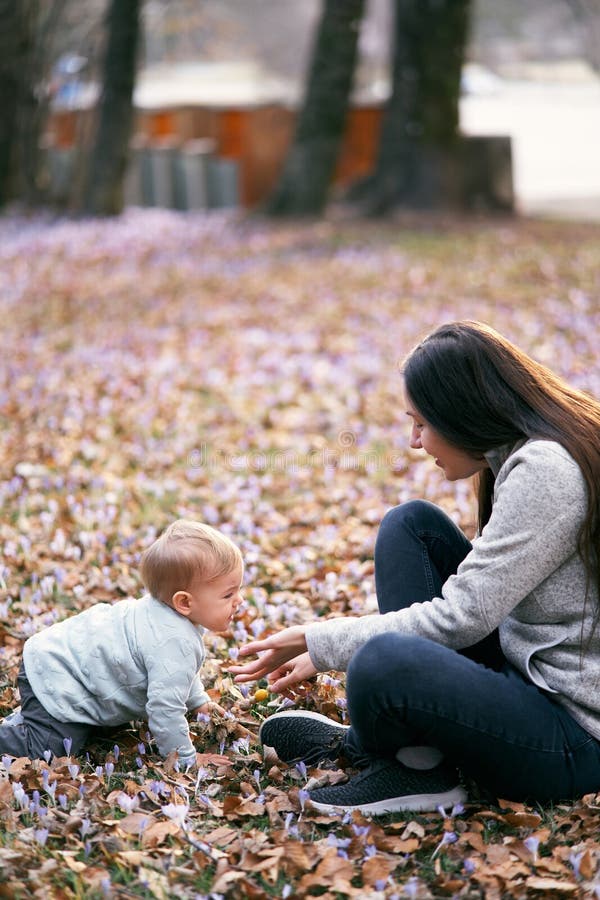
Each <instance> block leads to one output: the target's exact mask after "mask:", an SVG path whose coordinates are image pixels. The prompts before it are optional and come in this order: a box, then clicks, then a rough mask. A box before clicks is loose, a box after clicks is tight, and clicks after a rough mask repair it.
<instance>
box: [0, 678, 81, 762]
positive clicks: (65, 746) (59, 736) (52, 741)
mask: <svg viewBox="0 0 600 900" xmlns="http://www.w3.org/2000/svg"><path fill="white" fill-rule="evenodd" d="M17 685H18V687H19V693H20V695H21V713H22V715H23V719H24V723H23V724H22V725H3V724H0V755H4V754H6V755H8V756H28V757H29V758H30V759H42V758H43V756H44V752H46V751H48V750H49V751H50V752H51V753H52V754H54V756H67V755H68V754H70V753H72V754H73V755H76V754H77V753H79V752H80V750H81V749H82V747H83V746H84V745H85V744H86V743H88V741H89V740H90V739H91V736H92V733H93V732H96V731H98V728H97V726H95V725H86V724H84V723H82V722H59V721H58V719H55V718H54V717H53V716H51V715H50V713H49V712H48V710H47V709H46V708H45V707H43V706H42V704H41V703H40V701H39V700H38V699H37V697H36V696H35V694H34V693H33V691H32V689H31V685H30V684H29V679H28V678H27V675H26V674H25V667H24V666H23V664H21V669H20V671H19V676H18V678H17ZM69 739H70V741H71V743H70V744H69Z"/></svg>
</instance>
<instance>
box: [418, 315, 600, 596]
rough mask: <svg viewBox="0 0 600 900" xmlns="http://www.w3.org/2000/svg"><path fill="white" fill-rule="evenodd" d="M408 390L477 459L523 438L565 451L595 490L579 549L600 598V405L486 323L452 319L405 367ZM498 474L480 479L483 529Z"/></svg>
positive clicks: (431, 419) (442, 432) (488, 472)
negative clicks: (552, 443) (542, 440)
mask: <svg viewBox="0 0 600 900" xmlns="http://www.w3.org/2000/svg"><path fill="white" fill-rule="evenodd" d="M403 374H404V382H405V387H406V393H407V394H408V397H409V398H410V400H411V402H412V403H413V405H414V407H415V409H416V410H417V411H418V412H419V413H420V415H421V416H423V418H424V420H425V421H426V422H428V423H429V424H430V425H431V426H432V428H434V429H435V430H436V431H437V432H439V434H440V435H441V436H442V437H443V438H444V439H445V440H447V441H448V442H449V443H451V444H453V445H454V446H455V447H459V448H460V449H462V450H466V451H467V452H469V453H472V454H473V455H474V456H479V455H483V454H484V453H486V452H487V451H489V450H493V449H495V448H497V447H501V446H503V445H504V444H514V443H516V442H517V441H518V440H519V439H523V438H545V439H547V440H552V441H557V442H558V443H559V444H562V446H563V447H565V448H566V449H567V450H568V451H569V453H570V454H571V456H572V457H573V459H574V460H575V461H576V462H577V463H578V464H579V467H580V469H581V471H582V473H583V477H584V479H585V482H586V485H587V493H588V510H587V514H586V516H585V519H584V521H583V523H582V526H581V529H580V532H579V539H578V550H579V553H580V555H581V558H582V560H583V563H584V566H585V570H586V573H587V580H588V586H589V584H590V582H595V584H596V585H597V587H598V593H599V596H600V565H599V559H600V403H598V402H597V401H596V400H594V398H593V397H590V396H589V395H587V394H585V393H584V392H583V391H579V390H576V389H575V388H572V387H570V386H569V385H568V384H567V383H566V382H565V381H563V379H561V378H559V377H558V376H557V375H555V374H554V373H553V372H552V371H551V370H550V369H548V368H546V367H545V366H542V365H541V364H540V363H537V362H535V360H533V359H531V357H529V356H527V354H526V353H523V351H522V350H519V348H518V347H516V346H515V345H514V344H512V343H511V342H510V341H508V340H507V339H506V338H504V337H502V335H500V334H498V332H497V331H494V329H493V328H490V327H489V326H487V325H483V324H481V323H480V322H451V323H449V324H447V325H442V326H441V327H440V328H438V329H437V330H436V331H434V332H433V333H432V334H430V335H429V336H428V337H426V338H425V339H424V340H423V341H421V343H420V344H418V345H417V346H416V347H415V349H414V350H413V351H412V352H411V353H410V354H409V356H408V358H407V359H406V361H405V363H404V366H403ZM494 480H495V479H494V476H493V474H492V472H491V470H490V469H484V470H483V472H482V473H481V475H480V476H479V486H478V487H479V490H478V500H479V511H478V513H479V515H478V518H479V527H480V529H481V528H483V526H484V525H485V523H486V522H487V520H488V519H489V517H490V513H491V509H492V493H493V489H494Z"/></svg>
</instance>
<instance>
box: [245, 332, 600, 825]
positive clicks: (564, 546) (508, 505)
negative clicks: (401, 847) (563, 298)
mask: <svg viewBox="0 0 600 900" xmlns="http://www.w3.org/2000/svg"><path fill="white" fill-rule="evenodd" d="M403 374H404V385H405V395H406V411H407V413H408V416H409V417H410V419H411V422H412V432H411V440H410V445H411V447H413V448H415V449H423V450H425V452H427V453H429V454H430V455H431V456H433V457H434V458H435V460H436V463H437V464H438V465H439V466H441V468H442V469H443V470H444V472H445V475H446V477H447V478H448V479H449V480H451V481H454V480H456V479H459V478H469V477H470V476H472V475H476V476H477V480H478V490H479V494H478V505H479V531H478V536H477V537H476V539H475V540H474V542H473V544H472V545H471V543H470V542H469V541H468V540H467V538H466V537H465V536H464V535H463V534H462V533H461V532H460V530H459V529H458V528H457V527H456V526H455V525H454V524H453V523H452V522H451V520H450V519H449V518H448V517H447V516H446V515H445V514H444V513H443V512H442V511H441V510H440V509H438V508H437V507H435V506H433V505H432V504H429V503H425V502H423V501H413V502H410V503H406V504H402V505H401V506H399V507H396V508H395V509H392V510H391V511H390V512H389V513H387V515H386V516H385V518H384V520H383V522H382V524H381V528H380V531H379V534H378V537H377V542H376V547H375V579H376V590H377V599H378V603H379V610H380V613H379V614H375V615H368V616H364V617H360V618H351V617H343V618H337V619H331V620H328V621H320V622H316V623H314V624H310V625H307V626H294V627H292V628H287V629H285V630H284V631H281V632H279V633H278V634H274V635H271V636H270V637H269V638H267V639H266V640H263V641H255V642H253V643H251V644H248V645H247V646H246V647H244V648H243V649H242V651H241V653H242V654H251V653H258V654H261V655H260V656H259V658H258V660H256V661H254V662H251V663H249V664H246V665H245V666H235V667H232V669H231V671H232V672H234V673H236V676H237V677H236V681H240V682H243V681H249V680H251V679H255V678H261V677H263V676H265V675H267V676H268V678H269V681H270V683H271V687H272V689H273V690H274V691H285V690H286V689H288V688H289V687H290V686H291V685H293V684H295V683H296V682H298V681H301V680H302V679H304V678H307V677H310V676H312V675H314V674H315V673H316V672H317V671H324V670H328V669H337V670H344V669H347V694H348V710H349V714H350V722H351V727H349V728H348V727H343V726H340V725H338V724H337V723H335V722H331V721H329V720H328V719H326V718H325V717H324V716H320V715H318V714H315V713H308V712H300V711H288V712H283V713H279V714H278V715H275V716H272V717H271V718H269V719H267V720H266V721H265V722H264V723H263V725H262V728H261V733H260V737H261V740H262V741H263V743H265V744H268V745H271V746H273V747H275V750H276V752H277V753H278V755H279V757H280V758H282V759H283V760H284V761H292V760H293V759H297V758H303V759H306V760H308V761H309V762H317V761H319V760H323V759H336V758H337V757H339V756H342V757H345V758H346V759H348V760H349V762H350V763H352V765H353V766H354V767H355V768H357V769H359V771H358V774H356V775H355V776H354V777H351V778H350V779H349V780H348V781H347V782H346V783H344V784H341V785H334V786H328V787H322V788H318V789H316V790H313V791H311V793H310V797H311V800H312V802H313V805H315V806H316V807H317V808H320V809H329V808H336V809H340V810H348V809H360V810H362V811H363V812H367V813H369V812H370V813H381V812H388V811H396V810H403V809H420V810H430V809H435V808H437V806H438V805H440V804H442V805H444V804H448V803H453V802H457V801H458V800H461V799H462V798H463V797H464V796H465V794H464V792H463V790H462V788H461V786H460V782H459V776H458V772H457V767H458V768H460V769H461V770H462V772H463V774H464V775H466V776H470V777H471V778H473V779H475V780H476V781H477V782H479V783H480V784H481V785H482V786H485V787H486V788H488V789H489V790H491V791H493V792H494V793H495V794H496V796H499V797H506V798H510V799H513V800H517V799H528V800H537V801H541V802H544V801H550V800H558V799H567V798H573V797H575V796H578V795H582V794H584V793H588V792H592V791H598V790H600V636H599V630H598V628H597V624H598V598H599V581H600V570H599V562H598V560H599V556H600V554H599V548H600V404H599V403H598V402H596V401H595V400H594V399H592V398H590V397H589V396H587V395H586V394H584V393H582V392H580V391H577V390H575V389H573V388H571V387H569V386H568V385H567V384H566V383H565V382H563V381H562V380H561V379H560V378H558V377H557V376H556V375H554V374H553V373H552V372H550V371H549V370H548V369H546V368H545V367H543V366H541V365H539V364H538V363H536V362H535V361H534V360H532V359H531V358H530V357H528V356H527V355H526V354H524V353H523V352H521V351H520V350H519V349H518V348H517V347H515V346H514V345H513V344H511V343H510V342H509V341H507V340H506V339H504V338H503V337H501V336H500V335H499V334H498V333H497V332H495V331H494V330H493V329H491V328H489V327H487V326H485V325H482V324H479V323H476V322H457V323H452V324H448V325H444V326H442V327H441V328H439V329H437V330H436V331H435V332H433V334H431V335H429V336H428V337H427V338H426V339H425V340H424V341H422V343H420V344H419V345H418V346H417V347H416V348H415V349H414V350H413V351H412V353H411V354H410V355H409V357H408V359H407V361H406V363H405V366H404V373H403Z"/></svg>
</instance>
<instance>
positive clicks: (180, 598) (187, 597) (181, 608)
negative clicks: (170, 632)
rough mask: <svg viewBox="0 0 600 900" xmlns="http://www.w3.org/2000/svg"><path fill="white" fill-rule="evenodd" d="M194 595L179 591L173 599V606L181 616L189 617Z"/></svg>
mask: <svg viewBox="0 0 600 900" xmlns="http://www.w3.org/2000/svg"><path fill="white" fill-rule="evenodd" d="M191 599H192V595H191V594H189V593H188V592H187V591H177V592H176V593H175V594H173V596H172V598H171V606H172V607H173V609H174V610H175V612H178V613H179V614H180V615H181V616H189V614H190V601H191Z"/></svg>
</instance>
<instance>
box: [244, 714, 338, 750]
mask: <svg viewBox="0 0 600 900" xmlns="http://www.w3.org/2000/svg"><path fill="white" fill-rule="evenodd" d="M284 716H285V718H286V719H292V718H293V719H313V721H314V720H316V721H317V722H323V723H324V724H325V725H333V726H335V727H336V728H343V729H344V730H346V729H348V728H350V726H349V725H342V724H341V723H340V722H334V721H333V720H332V719H328V718H327V716H323V715H321V713H316V712H309V710H304V709H291V710H290V711H289V712H288V711H287V710H286V711H285V712H282V713H275V715H274V716H269V718H268V719H265V721H264V722H263V723H262V725H261V726H260V728H259V729H258V739H259V741H260V742H261V744H262V743H264V742H263V739H262V733H263V729H264V728H266V726H267V723H268V722H272V721H274V720H275V719H277V718H282V719H283V717H284ZM267 746H268V747H270V746H271V745H270V744H267Z"/></svg>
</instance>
